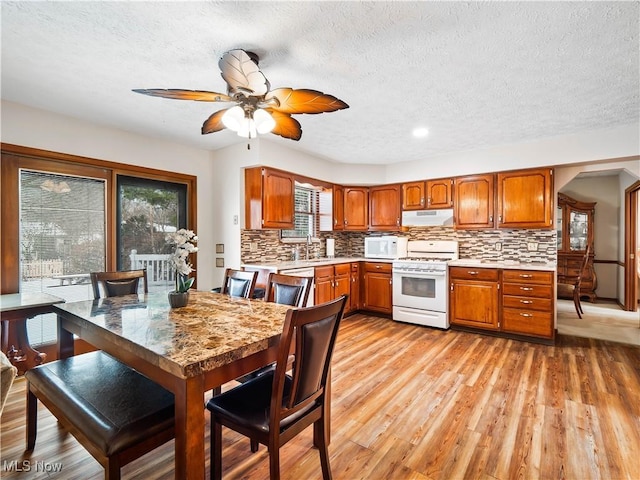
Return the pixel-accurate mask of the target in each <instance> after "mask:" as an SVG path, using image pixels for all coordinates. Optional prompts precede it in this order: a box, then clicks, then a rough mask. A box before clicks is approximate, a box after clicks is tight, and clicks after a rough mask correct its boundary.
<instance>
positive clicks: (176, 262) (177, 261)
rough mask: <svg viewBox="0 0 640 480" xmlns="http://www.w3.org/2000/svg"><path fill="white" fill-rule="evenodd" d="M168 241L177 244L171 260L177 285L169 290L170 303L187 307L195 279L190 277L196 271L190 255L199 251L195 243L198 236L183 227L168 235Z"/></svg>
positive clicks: (173, 306) (176, 306)
mask: <svg viewBox="0 0 640 480" xmlns="http://www.w3.org/2000/svg"><path fill="white" fill-rule="evenodd" d="M167 241H169V242H171V243H173V244H174V245H175V250H174V252H173V253H172V254H171V259H170V261H171V265H172V266H173V268H174V270H175V273H176V287H175V290H173V291H171V292H169V305H171V308H178V307H185V306H186V305H187V303H188V302H189V289H190V288H191V286H192V285H193V282H194V280H195V279H194V278H193V277H189V274H190V273H191V272H193V271H194V268H193V265H191V263H190V262H189V255H190V254H191V253H194V252H197V251H198V247H196V246H195V245H194V244H195V243H196V242H197V241H198V236H197V235H196V234H195V233H194V232H193V231H192V230H186V229H184V228H181V229H180V230H178V231H177V232H176V233H170V234H169V235H167Z"/></svg>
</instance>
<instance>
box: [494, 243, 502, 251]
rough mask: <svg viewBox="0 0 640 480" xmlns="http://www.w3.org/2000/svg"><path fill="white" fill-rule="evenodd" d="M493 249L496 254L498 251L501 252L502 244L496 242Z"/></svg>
mask: <svg viewBox="0 0 640 480" xmlns="http://www.w3.org/2000/svg"><path fill="white" fill-rule="evenodd" d="M493 248H495V249H496V252H499V251H500V250H502V243H500V242H497V243H495V244H494V245H493Z"/></svg>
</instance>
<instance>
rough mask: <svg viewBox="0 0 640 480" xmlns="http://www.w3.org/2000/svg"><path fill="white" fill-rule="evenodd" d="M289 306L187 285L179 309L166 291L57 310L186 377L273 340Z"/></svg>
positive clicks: (74, 304)
mask: <svg viewBox="0 0 640 480" xmlns="http://www.w3.org/2000/svg"><path fill="white" fill-rule="evenodd" d="M289 308H291V307H289V306H285V305H279V304H276V303H271V302H263V301H262V300H246V299H244V298H232V297H229V296H227V295H222V294H218V293H211V292H204V291H196V290H190V296H189V304H188V305H187V306H186V307H183V308H174V309H172V308H170V307H169V301H168V299H167V294H166V293H150V294H147V295H125V296H121V297H109V298H103V299H99V300H86V301H80V302H68V303H64V304H59V305H56V307H55V310H57V311H59V312H61V313H62V314H63V315H64V316H65V318H66V319H67V320H68V321H69V322H70V323H72V324H74V325H76V327H78V328H80V329H81V330H82V331H86V332H90V333H91V334H92V335H99V336H101V337H103V338H104V339H105V340H107V341H108V342H109V343H111V344H113V345H115V346H117V348H122V349H123V350H126V351H129V352H131V353H132V354H133V355H135V356H137V357H140V358H144V359H145V360H147V361H149V362H150V363H154V364H156V365H158V366H159V367H160V368H162V369H163V370H165V371H168V372H171V373H173V374H175V375H178V376H181V377H183V378H186V377H191V376H195V375H198V374H200V373H202V372H203V371H205V372H206V371H210V370H213V369H214V368H216V367H218V366H221V365H225V364H227V363H230V362H231V361H233V360H235V359H239V358H244V357H247V356H249V355H251V354H253V353H256V352H259V351H261V350H265V349H267V348H268V347H270V346H272V345H274V344H276V343H277V340H278V338H279V336H280V334H281V333H282V328H283V325H284V319H285V315H286V312H287V310H288V309H289Z"/></svg>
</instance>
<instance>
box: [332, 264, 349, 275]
mask: <svg viewBox="0 0 640 480" xmlns="http://www.w3.org/2000/svg"><path fill="white" fill-rule="evenodd" d="M334 268H335V272H336V275H348V274H349V272H351V264H350V263H340V264H338V265H335V266H334Z"/></svg>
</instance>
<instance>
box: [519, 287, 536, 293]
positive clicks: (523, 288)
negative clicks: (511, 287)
mask: <svg viewBox="0 0 640 480" xmlns="http://www.w3.org/2000/svg"><path fill="white" fill-rule="evenodd" d="M520 290H523V291H525V292H530V291H531V290H533V288H531V287H520Z"/></svg>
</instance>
